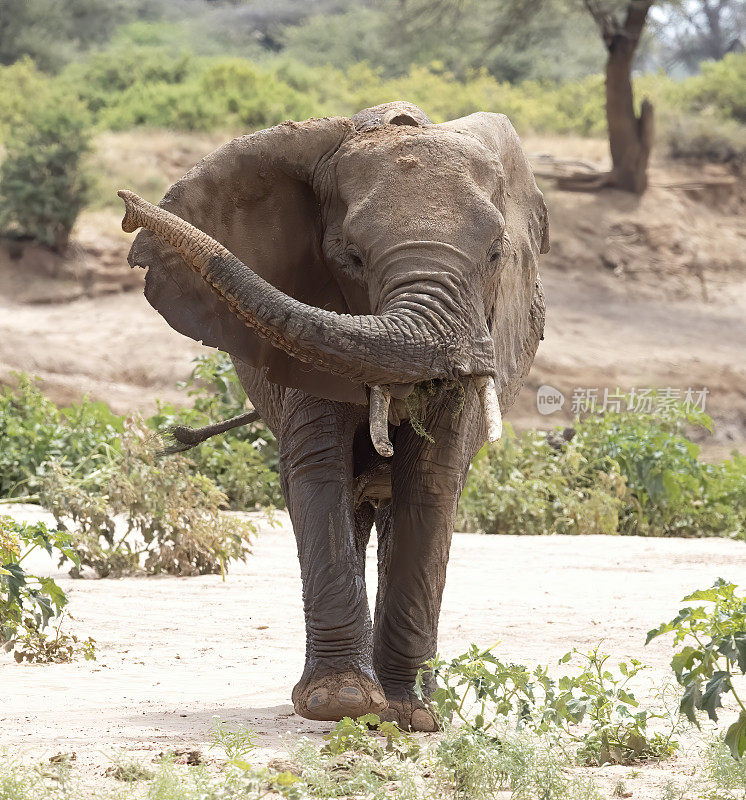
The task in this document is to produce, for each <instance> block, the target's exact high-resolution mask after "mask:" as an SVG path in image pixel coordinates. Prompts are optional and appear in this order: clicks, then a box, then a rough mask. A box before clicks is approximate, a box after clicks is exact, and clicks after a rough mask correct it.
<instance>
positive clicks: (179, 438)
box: [158, 411, 261, 456]
mask: <svg viewBox="0 0 746 800" xmlns="http://www.w3.org/2000/svg"><path fill="white" fill-rule="evenodd" d="M260 418H261V417H260V415H259V412H257V411H247V412H246V413H245V414H239V415H238V416H237V417H231V418H230V419H226V420H223V421H222V422H214V423H213V424H212V425H205V426H204V427H203V428H190V427H188V426H187V425H174V426H172V427H171V428H169V429H168V432H167V439H168V440H170V441H172V442H173V443H172V444H170V445H168V446H167V447H164V448H163V449H162V450H159V451H158V455H159V456H171V455H173V454H174V453H183V452H184V451H186V450H191V449H192V448H193V447H196V446H197V445H198V444H202V442H205V441H207V440H208V439H209V438H210V437H212V436H217V435H218V434H219V433H225V432H226V431H230V430H232V429H233V428H240V427H241V426H242V425H249V424H250V423H252V422H256V421H257V420H258V419H260Z"/></svg>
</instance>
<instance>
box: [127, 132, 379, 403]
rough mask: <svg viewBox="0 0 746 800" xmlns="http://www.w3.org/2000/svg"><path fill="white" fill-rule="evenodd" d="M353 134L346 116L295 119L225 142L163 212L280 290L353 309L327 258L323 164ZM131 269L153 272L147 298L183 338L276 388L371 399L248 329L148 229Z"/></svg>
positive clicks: (174, 192)
mask: <svg viewBox="0 0 746 800" xmlns="http://www.w3.org/2000/svg"><path fill="white" fill-rule="evenodd" d="M351 132H352V123H351V122H350V121H349V120H348V119H346V118H343V117H335V118H330V119H321V120H307V121H306V122H303V123H294V122H287V123H284V124H283V125H279V126H277V127H275V128H270V129H268V130H264V131H259V132H258V133H255V134H252V135H250V136H242V137H239V138H237V139H234V140H233V141H230V142H228V143H227V144H224V145H223V146H222V147H219V148H218V149H217V150H215V151H214V152H212V153H210V155H208V156H207V157H206V158H204V159H203V160H202V161H200V162H199V163H198V164H197V165H196V166H195V167H194V168H193V169H191V170H190V171H189V172H187V174H186V175H185V176H184V177H183V178H182V179H181V180H179V181H178V182H177V183H175V184H174V185H173V186H172V187H171V188H170V189H169V190H168V192H167V193H166V195H165V197H164V198H163V199H162V200H161V202H160V204H159V205H160V206H162V207H163V208H165V209H166V210H168V211H170V212H171V213H173V214H176V215H177V216H179V217H182V218H183V219H185V220H187V222H190V223H191V224H192V225H195V226H196V227H197V228H199V229H200V230H202V231H204V232H205V233H207V234H209V235H210V236H212V237H213V238H214V239H216V240H217V241H219V242H220V243H221V244H223V245H224V246H225V247H227V248H228V249H229V250H230V251H231V252H232V253H234V255H236V256H237V257H238V258H239V259H240V260H241V261H243V262H244V263H245V264H248V265H250V266H251V268H252V269H253V270H254V271H255V272H256V273H257V274H259V275H260V276H261V277H262V278H264V279H265V280H267V281H268V282H269V283H271V284H272V285H273V286H276V287H277V288H278V289H280V290H281V291H283V292H285V293H286V294H289V295H290V296H291V297H294V298H295V299H296V300H300V301H302V302H304V303H307V304H308V305H312V306H317V307H319V308H324V309H327V310H329V311H337V312H340V313H346V312H348V311H349V309H348V307H347V303H346V302H345V299H344V296H343V294H342V292H341V290H340V287H339V285H338V284H337V282H336V280H335V279H334V278H333V276H332V275H331V273H330V272H329V270H328V268H327V265H326V262H325V260H324V256H323V252H322V247H321V243H322V237H323V231H322V225H321V213H320V208H319V202H318V200H317V197H316V195H315V193H314V190H313V188H312V180H313V173H314V170H315V169H316V167H317V165H318V164H319V162H320V161H323V160H324V159H326V158H327V157H328V156H329V155H330V154H331V153H333V152H334V150H336V149H337V148H338V147H339V146H340V145H341V143H342V142H343V141H344V140H345V138H346V137H347V136H348V135H350V133H351ZM128 260H129V263H130V265H131V266H133V267H134V266H138V265H139V266H142V267H146V268H147V276H146V282H145V296H146V297H147V299H148V301H149V302H150V304H151V305H152V306H153V307H154V308H155V309H156V310H157V311H158V312H159V313H160V314H161V315H162V316H163V317H164V318H165V319H166V321H167V322H168V324H169V325H171V327H172V328H174V329H175V330H177V331H179V333H182V334H184V335H185V336H189V337H191V338H192V339H196V340H197V341H199V342H202V343H203V344H205V345H208V346H209V347H216V348H218V349H220V350H223V351H225V352H226V353H229V354H230V355H231V356H233V357H234V358H236V359H238V360H240V361H242V362H244V363H246V364H249V365H250V366H252V367H254V368H257V369H259V370H262V371H263V372H264V375H265V377H266V378H267V379H268V380H269V381H272V382H273V383H279V384H281V385H284V386H291V387H295V388H297V389H302V390H304V391H307V392H310V393H312V394H314V395H316V396H320V397H327V398H329V399H333V400H345V401H356V402H365V394H364V389H363V387H361V386H358V385H356V384H354V383H352V382H351V381H349V380H347V379H346V378H343V377H338V376H335V375H331V374H330V373H328V372H322V371H320V370H316V369H314V368H313V367H311V366H310V365H308V364H305V363H303V362H301V361H298V360H297V359H295V358H293V357H292V356H290V355H288V354H287V353H285V352H284V351H282V350H278V349H277V348H275V347H273V346H272V345H271V344H270V343H269V342H267V341H266V340H265V339H263V338H262V337H261V336H259V335H258V334H256V333H254V332H253V331H252V330H251V329H249V328H247V327H246V326H245V325H244V324H243V322H241V320H239V319H238V318H237V317H236V316H235V315H234V314H233V313H232V312H231V310H230V308H229V307H228V305H227V304H226V303H225V302H224V301H223V300H222V299H220V298H219V297H218V296H217V295H216V294H215V293H214V292H212V291H211V289H210V287H209V286H208V285H207V284H206V283H205V282H204V281H203V280H202V278H201V277H200V276H199V275H197V274H196V273H195V272H193V271H192V270H191V269H190V268H189V267H188V266H187V264H186V262H185V261H184V260H183V258H182V257H181V256H180V255H179V254H178V253H177V252H176V250H175V249H174V248H173V247H172V246H171V245H169V244H166V243H164V242H163V241H161V240H160V239H159V238H157V237H156V236H155V235H154V234H153V233H151V232H149V231H141V232H140V233H139V234H138V235H137V237H136V239H135V241H134V243H133V245H132V248H131V250H130V253H129V258H128Z"/></svg>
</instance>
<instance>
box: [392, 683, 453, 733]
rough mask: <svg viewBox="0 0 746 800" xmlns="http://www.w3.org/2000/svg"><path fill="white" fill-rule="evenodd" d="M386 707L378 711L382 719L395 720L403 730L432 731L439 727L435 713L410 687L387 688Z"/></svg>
mask: <svg viewBox="0 0 746 800" xmlns="http://www.w3.org/2000/svg"><path fill="white" fill-rule="evenodd" d="M386 700H387V701H388V708H387V709H385V710H384V711H382V712H381V713H380V715H379V716H380V717H381V719H382V720H385V721H386V722H395V723H396V724H397V725H398V726H399V727H400V728H401V729H402V730H404V731H423V732H425V733H433V732H434V731H437V730H439V729H440V726H439V725H438V721H437V719H436V717H435V714H434V713H433V712H432V711H431V710H430V709H429V708H428V707H427V705H426V704H425V703H423V702H422V700H420V698H419V697H417V695H416V694H415V693H414V692H413V691H412V690H411V689H398V688H397V689H387V690H386Z"/></svg>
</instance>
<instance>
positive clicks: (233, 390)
mask: <svg viewBox="0 0 746 800" xmlns="http://www.w3.org/2000/svg"><path fill="white" fill-rule="evenodd" d="M180 387H181V388H182V389H184V390H185V392H186V394H187V396H188V397H189V398H190V401H191V405H189V406H185V407H183V408H179V409H177V408H176V407H175V406H173V405H170V404H161V405H160V406H159V409H158V413H156V414H155V415H154V416H152V417H150V419H148V425H150V427H151V428H154V429H155V430H158V431H160V432H161V433H164V432H166V431H167V429H168V428H169V427H171V426H173V425H189V426H191V427H201V426H203V425H208V424H209V423H211V422H216V421H218V420H222V419H228V418H230V417H235V416H237V415H238V414H241V413H243V412H244V411H245V410H246V408H245V405H246V394H245V393H244V390H243V388H242V386H241V384H240V383H239V380H238V377H237V375H236V372H235V370H234V369H233V365H232V363H231V361H230V358H229V357H228V356H227V355H225V354H224V353H213V354H210V355H207V356H200V357H198V358H197V359H195V366H194V369H193V370H192V374H191V375H190V377H189V379H188V380H187V381H186V382H185V383H183V384H180ZM189 457H190V459H191V460H192V461H193V462H194V464H195V466H196V468H197V470H198V471H199V472H201V473H202V474H204V475H207V476H208V477H210V478H211V479H212V480H213V481H215V484H216V485H217V486H218V488H219V489H220V490H221V491H223V492H225V494H226V495H227V497H228V502H229V504H230V507H231V508H233V509H235V510H241V511H251V510H253V509H255V508H262V507H267V506H274V507H277V508H283V507H284V505H285V500H284V498H283V496H282V489H281V487H280V476H279V454H278V450H277V442H276V440H275V437H274V436H273V435H272V432H271V431H270V430H269V428H268V427H267V426H266V425H265V424H264V423H263V422H261V421H257V422H254V423H252V424H251V425H245V426H243V427H241V428H234V429H233V430H232V431H228V432H227V433H224V434H222V435H220V436H214V437H213V438H211V439H208V440H207V441H206V442H204V443H203V444H201V445H199V446H198V447H195V448H194V449H193V450H190V451H189Z"/></svg>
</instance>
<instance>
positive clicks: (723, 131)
mask: <svg viewBox="0 0 746 800" xmlns="http://www.w3.org/2000/svg"><path fill="white" fill-rule="evenodd" d="M663 141H664V144H665V147H666V150H667V152H668V155H669V156H670V157H671V158H674V159H683V160H685V161H695V162H698V161H704V162H711V163H715V164H729V165H732V166H734V167H736V168H737V169H740V168H741V167H742V166H744V165H746V127H745V126H744V125H740V124H738V123H737V122H734V121H733V120H725V121H723V120H720V119H717V118H716V117H713V116H712V114H708V115H705V114H701V115H693V114H687V115H679V116H675V117H673V118H672V119H669V120H667V121H666V124H665V128H664V131H663Z"/></svg>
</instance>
